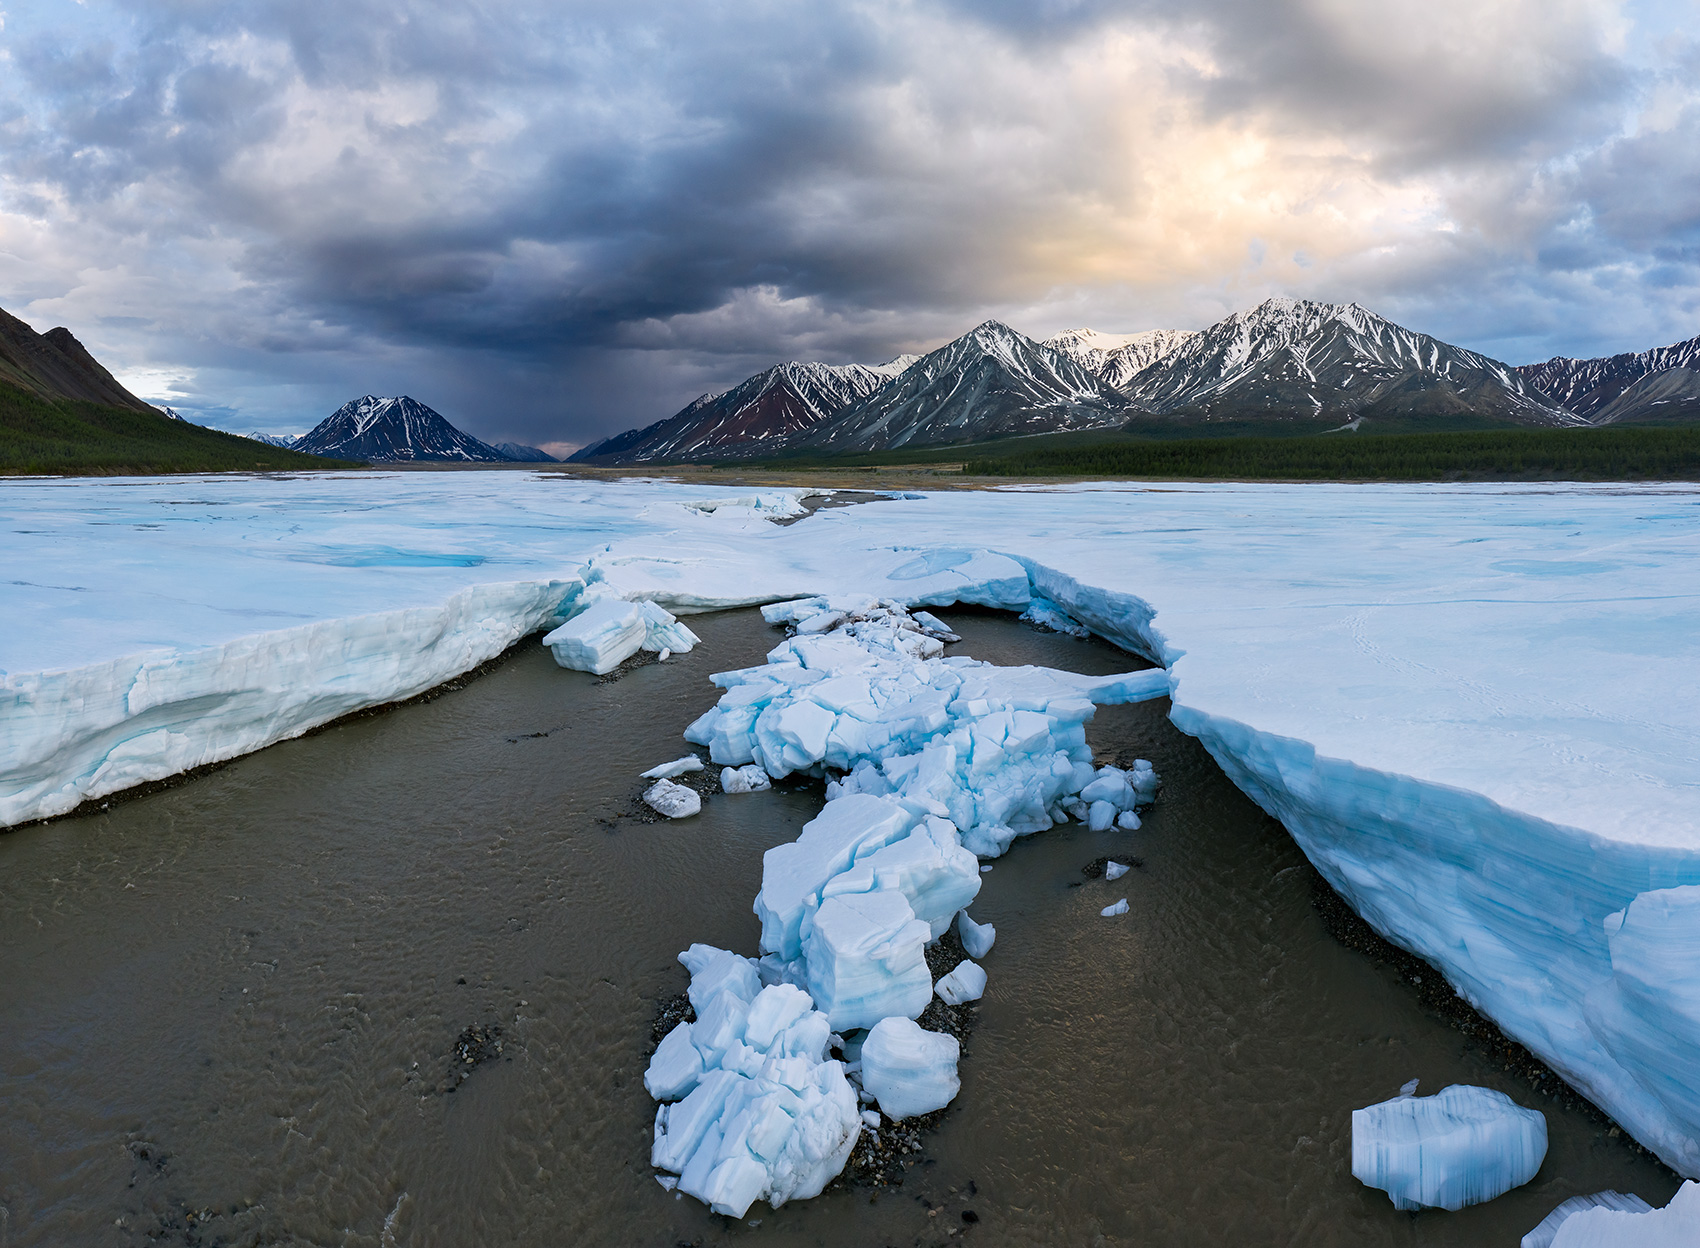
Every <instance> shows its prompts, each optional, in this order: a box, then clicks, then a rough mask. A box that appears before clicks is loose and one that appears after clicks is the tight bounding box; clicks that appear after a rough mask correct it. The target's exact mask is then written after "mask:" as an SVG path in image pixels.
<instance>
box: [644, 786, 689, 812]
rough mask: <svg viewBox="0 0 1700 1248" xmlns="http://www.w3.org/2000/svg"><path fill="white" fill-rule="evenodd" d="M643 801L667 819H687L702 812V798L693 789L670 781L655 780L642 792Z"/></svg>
mask: <svg viewBox="0 0 1700 1248" xmlns="http://www.w3.org/2000/svg"><path fill="white" fill-rule="evenodd" d="M643 800H644V801H645V802H647V803H648V804H649V806H650V807H651V808H652V809H654V810H655V811H656V812H657V813H658V814H663V815H666V816H667V817H668V818H669V819H688V818H690V816H692V815H694V814H697V813H698V812H699V811H701V810H702V797H701V796H700V795H699V794H698V793H697V791H696V790H695V789H687V788H686V787H685V786H684V785H682V784H674V783H673V782H672V781H671V780H657V781H656V782H655V783H654V784H652V785H650V786H649V787H648V788H647V789H645V790H644V791H643Z"/></svg>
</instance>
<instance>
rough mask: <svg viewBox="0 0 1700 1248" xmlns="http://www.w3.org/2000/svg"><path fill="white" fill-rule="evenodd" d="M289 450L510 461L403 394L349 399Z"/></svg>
mask: <svg viewBox="0 0 1700 1248" xmlns="http://www.w3.org/2000/svg"><path fill="white" fill-rule="evenodd" d="M291 449H292V450H297V451H305V452H306V453H307V454H309V455H328V456H332V457H334V458H339V459H364V460H367V461H370V462H371V463H377V464H404V463H507V462H510V460H509V456H507V455H505V454H503V453H502V452H501V451H499V450H497V449H496V448H495V447H493V446H489V445H487V444H486V443H483V442H480V441H479V440H478V439H477V438H475V437H473V436H472V435H471V434H468V433H462V432H461V431H460V430H459V429H456V428H455V427H454V426H453V425H451V424H450V423H449V422H448V421H447V420H445V419H444V418H443V417H442V416H441V415H440V414H439V413H437V412H434V411H432V410H431V409H430V408H428V407H426V406H425V405H424V404H423V403H421V402H419V401H418V400H416V399H412V398H409V397H408V396H407V395H405V394H404V395H399V396H397V397H393V398H378V397H376V396H374V395H370V394H368V395H364V396H362V397H361V398H358V399H351V400H350V401H349V402H347V403H344V404H343V405H342V406H341V407H339V408H337V409H336V411H334V412H332V413H331V414H330V415H329V416H327V417H325V419H324V420H322V421H320V422H319V423H318V425H316V426H315V427H314V428H313V429H311V430H309V431H308V432H307V433H304V434H302V435H301V437H299V438H297V439H296V440H295V442H294V443H293V445H292V447H291Z"/></svg>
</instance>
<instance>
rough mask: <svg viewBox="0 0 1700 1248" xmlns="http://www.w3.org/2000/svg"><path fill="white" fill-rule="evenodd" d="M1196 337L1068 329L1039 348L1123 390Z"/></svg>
mask: <svg viewBox="0 0 1700 1248" xmlns="http://www.w3.org/2000/svg"><path fill="white" fill-rule="evenodd" d="M1196 333H1197V331H1196V330H1191V329H1148V330H1146V331H1144V332H1143V333H1138V334H1106V333H1101V332H1100V331H1098V330H1096V329H1068V330H1064V331H1063V332H1062V333H1060V334H1058V335H1056V336H1055V337H1054V338H1047V339H1045V340H1044V341H1043V342H1041V343H1040V344H1039V345H1040V346H1041V347H1049V348H1051V350H1053V351H1061V352H1062V353H1063V354H1064V355H1066V356H1069V357H1070V358H1072V359H1073V360H1074V361H1075V362H1076V363H1078V364H1081V365H1083V366H1084V367H1086V368H1087V369H1089V370H1090V371H1092V372H1094V373H1096V374H1098V376H1100V377H1102V378H1103V379H1104V380H1105V381H1107V382H1108V383H1109V384H1110V385H1112V386H1120V385H1122V384H1123V383H1125V382H1126V381H1127V379H1128V378H1130V377H1132V376H1133V375H1134V374H1135V373H1137V372H1139V370H1140V369H1142V368H1146V367H1148V366H1150V365H1152V364H1155V363H1156V362H1157V361H1158V360H1160V359H1162V358H1163V357H1164V356H1166V355H1170V354H1172V353H1173V352H1174V351H1176V350H1178V349H1179V348H1180V347H1181V346H1182V345H1183V344H1184V343H1185V342H1186V341H1187V340H1188V339H1189V338H1192V337H1193V336H1194V335H1195V334H1196Z"/></svg>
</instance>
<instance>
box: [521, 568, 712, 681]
mask: <svg viewBox="0 0 1700 1248" xmlns="http://www.w3.org/2000/svg"><path fill="white" fill-rule="evenodd" d="M597 588H599V586H594V585H593V586H592V587H591V589H590V591H589V592H592V593H593V592H595V590H596V589H597ZM581 601H585V600H584V599H581ZM574 605H575V606H576V605H578V604H574ZM701 640H702V638H700V637H698V636H697V635H696V634H695V633H693V632H692V631H691V630H690V629H688V628H686V627H685V626H684V625H683V624H681V623H680V622H679V621H678V620H677V619H676V618H675V617H674V616H673V615H672V614H671V613H670V612H668V611H667V610H666V609H665V608H662V607H659V606H657V605H656V604H655V603H653V602H641V601H640V602H627V601H625V600H624V599H622V598H614V597H603V598H596V599H593V600H589V601H588V605H585V606H583V607H582V608H581V609H579V610H578V611H577V613H576V614H575V615H573V617H572V618H571V619H569V620H568V621H567V622H566V623H565V624H563V625H561V626H560V627H559V628H557V629H556V630H555V631H554V632H552V633H550V634H548V635H547V636H546V637H544V638H543V644H544V645H546V646H548V647H549V651H550V653H552V654H553V655H554V656H555V662H557V663H559V664H560V665H561V666H562V667H569V668H572V669H573V670H574V671H578V672H590V673H591V674H592V675H596V676H603V675H606V674H607V673H609V672H611V671H613V670H614V669H615V668H616V667H618V666H620V664H622V663H624V662H625V661H626V660H627V659H629V658H631V657H632V655H634V654H636V653H637V652H638V651H639V650H648V651H650V652H651V653H655V654H684V653H686V652H687V651H689V650H690V649H692V648H693V647H694V646H695V645H696V644H697V643H698V642H699V641H701Z"/></svg>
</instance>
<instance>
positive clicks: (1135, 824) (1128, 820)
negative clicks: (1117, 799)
mask: <svg viewBox="0 0 1700 1248" xmlns="http://www.w3.org/2000/svg"><path fill="white" fill-rule="evenodd" d="M1116 826H1117V827H1118V828H1120V829H1121V830H1122V831H1124V832H1137V831H1139V816H1138V815H1136V814H1134V813H1133V812H1132V811H1131V810H1124V811H1122V813H1121V814H1119V815H1117V816H1116Z"/></svg>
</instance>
